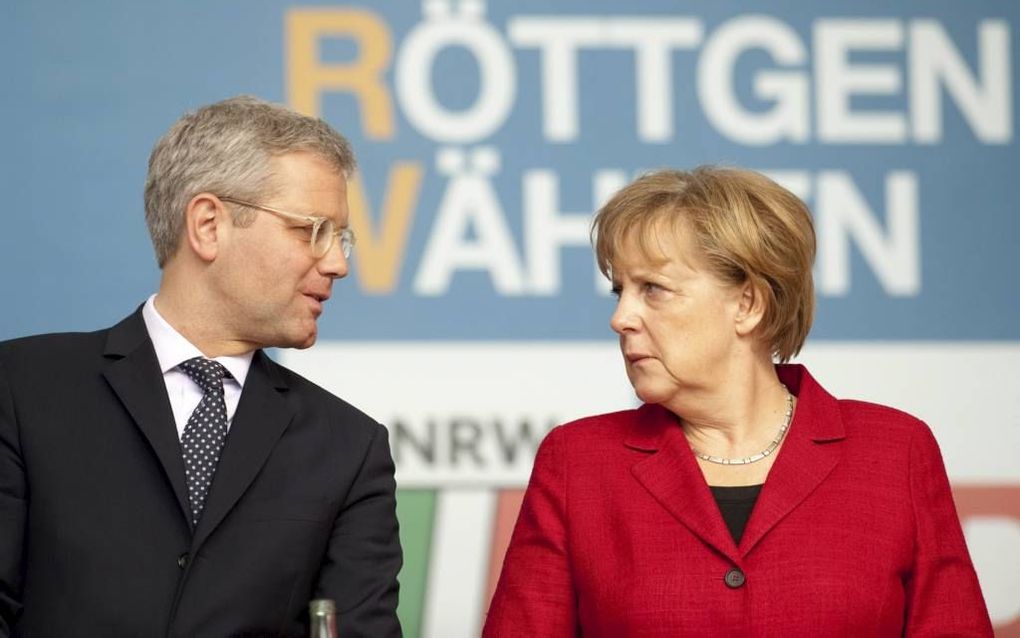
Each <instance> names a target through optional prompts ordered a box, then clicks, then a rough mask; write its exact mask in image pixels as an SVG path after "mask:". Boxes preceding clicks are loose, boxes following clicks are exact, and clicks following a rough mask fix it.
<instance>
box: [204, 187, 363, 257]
mask: <svg viewBox="0 0 1020 638" xmlns="http://www.w3.org/2000/svg"><path fill="white" fill-rule="evenodd" d="M217 197H219V198H220V199H221V200H223V201H225V202H230V203H231V204H238V205H240V206H245V207H247V208H254V209H255V210H261V211H265V212H267V213H272V214H274V215H279V216H280V217H283V218H284V219H292V220H294V221H299V222H304V223H306V224H307V225H309V226H311V227H312V237H311V239H310V240H309V244H308V245H309V248H311V250H312V257H315V258H316V259H321V258H322V257H324V256H325V255H326V253H328V252H329V249H330V248H332V247H333V242H334V241H335V240H337V239H339V240H340V252H342V253H343V255H344V258H345V259H347V258H349V257H350V256H351V250H352V249H353V248H354V244H355V243H356V238H355V236H354V231H353V230H351V229H350V228H336V222H334V221H333V220H332V219H330V218H329V217H317V216H315V215H298V214H297V213H288V212H287V211H285V210H280V209H278V208H272V207H270V206H263V205H262V204H255V203H253V202H248V201H245V200H243V199H237V198H236V197H228V196H224V195H217ZM323 226H325V227H326V228H325V232H326V233H328V234H329V243H327V244H326V247H325V248H323V249H321V250H316V248H315V243H316V240H317V239H318V238H319V231H321V230H323Z"/></svg>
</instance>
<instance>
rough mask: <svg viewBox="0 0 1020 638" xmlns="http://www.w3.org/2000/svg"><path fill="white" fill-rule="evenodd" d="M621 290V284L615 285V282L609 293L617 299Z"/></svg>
mask: <svg viewBox="0 0 1020 638" xmlns="http://www.w3.org/2000/svg"><path fill="white" fill-rule="evenodd" d="M621 291H623V286H619V285H617V284H613V287H612V289H611V290H610V291H609V294H611V295H613V296H614V297H616V298H617V299H619V298H620V292H621Z"/></svg>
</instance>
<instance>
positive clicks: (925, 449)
mask: <svg viewBox="0 0 1020 638" xmlns="http://www.w3.org/2000/svg"><path fill="white" fill-rule="evenodd" d="M910 499H911V505H912V507H913V516H914V521H915V525H916V528H917V532H916V545H915V557H914V558H915V559H914V570H913V573H912V574H910V576H909V579H908V581H907V589H906V595H907V601H906V602H907V609H906V614H907V625H906V631H905V632H904V634H905V635H906V636H910V637H911V638H913V637H915V636H992V635H993V634H992V626H991V623H990V621H989V618H988V612H987V611H986V608H985V601H984V598H983V597H982V596H981V589H980V587H979V585H978V580H977V574H976V573H975V572H974V568H973V566H972V564H971V561H970V556H969V554H968V553H967V545H966V543H965V542H964V537H963V530H962V529H961V527H960V521H959V518H957V514H956V507H955V506H954V505H953V496H952V493H951V492H950V489H949V479H948V478H947V476H946V469H945V466H944V465H943V463H942V455H941V454H940V453H939V448H938V444H937V443H936V442H935V438H934V437H933V436H932V434H931V431H930V430H929V429H928V428H927V427H922V428H917V432H916V434H915V435H914V436H913V439H912V441H911V446H910Z"/></svg>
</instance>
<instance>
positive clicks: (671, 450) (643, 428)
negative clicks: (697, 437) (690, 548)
mask: <svg viewBox="0 0 1020 638" xmlns="http://www.w3.org/2000/svg"><path fill="white" fill-rule="evenodd" d="M637 414H638V420H639V423H638V425H637V427H636V428H635V433H634V434H633V435H631V436H630V437H628V439H627V441H626V442H625V445H627V446H628V447H631V448H634V449H638V450H644V451H647V452H653V454H652V455H651V456H649V457H648V458H646V459H643V460H641V461H639V462H637V463H636V464H635V465H634V466H632V467H631V473H632V474H633V475H634V477H635V478H636V479H637V480H638V482H640V483H641V485H642V486H644V488H645V489H646V490H648V492H649V493H651V495H652V496H653V497H654V498H655V500H657V501H658V502H659V504H660V505H662V506H663V507H664V508H665V509H666V511H668V512H669V513H670V514H672V515H673V517H674V518H676V519H677V520H678V521H680V522H681V523H682V524H683V525H685V526H686V527H687V528H688V529H689V530H690V531H691V532H692V533H693V534H694V535H695V536H697V537H698V538H700V539H701V540H702V541H704V542H705V543H707V544H708V545H710V546H711V547H713V548H715V549H716V551H718V552H719V553H721V554H723V555H724V556H726V557H727V558H729V559H730V560H731V561H733V562H734V563H739V557H740V555H739V554H738V553H737V547H736V545H735V544H734V543H733V537H732V536H731V535H730V532H729V530H728V529H727V528H726V524H725V522H724V521H723V519H722V515H721V514H720V513H719V507H718V505H716V503H715V499H714V498H713V497H712V492H711V491H710V490H709V489H708V485H707V484H706V483H705V478H704V476H703V475H702V474H701V469H700V468H699V467H698V464H697V461H696V460H695V459H694V454H693V453H692V452H691V450H690V446H689V445H688V444H687V439H686V438H684V435H683V431H682V430H681V428H680V425H679V423H678V422H677V420H676V417H675V416H674V415H673V414H672V413H670V412H669V411H668V410H666V409H665V408H662V407H660V406H656V405H644V406H642V407H641V408H640V409H639V410H638V413H637Z"/></svg>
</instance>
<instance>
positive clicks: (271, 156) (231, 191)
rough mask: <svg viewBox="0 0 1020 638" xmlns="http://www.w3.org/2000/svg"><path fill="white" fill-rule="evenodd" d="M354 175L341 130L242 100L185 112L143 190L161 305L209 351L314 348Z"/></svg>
mask: <svg viewBox="0 0 1020 638" xmlns="http://www.w3.org/2000/svg"><path fill="white" fill-rule="evenodd" d="M353 170H354V156H353V153H352V152H351V149H350V146H349V144H348V143H347V141H346V140H345V139H344V138H343V137H342V136H341V135H340V134H339V133H337V132H336V131H334V130H333V129H332V128H331V127H330V126H329V125H328V124H326V123H325V122H323V121H322V120H318V119H315V118H310V117H306V116H304V115H300V114H298V113H295V112H293V111H290V110H288V109H286V108H284V107H281V106H277V105H273V104H269V103H267V102H263V101H262V100H258V99H256V98H252V97H237V98H232V99H229V100H224V101H223V102H218V103H216V104H212V105H209V106H205V107H202V108H200V109H199V110H197V111H195V112H193V113H189V114H187V115H185V116H184V117H183V118H181V119H180V120H179V121H178V122H177V123H176V124H174V125H173V127H171V128H170V130H169V131H168V132H167V133H166V134H165V135H164V136H163V137H162V138H161V139H160V140H159V141H158V142H157V143H156V146H155V148H154V149H153V151H152V156H151V157H150V160H149V175H148V180H147V182H146V188H145V212H146V220H147V222H148V225H149V231H150V233H151V235H152V241H153V245H154V246H155V249H156V257H157V260H158V262H159V265H160V267H161V268H162V269H163V283H162V285H161V287H160V292H159V296H158V298H157V305H158V307H159V308H160V311H161V312H163V313H164V316H167V315H168V314H169V315H170V316H168V317H167V318H168V319H171V324H172V325H174V326H175V327H176V328H178V330H179V331H181V332H182V334H184V335H185V336H186V337H188V338H189V339H190V340H192V342H193V343H195V344H196V345H198V346H199V348H200V349H202V350H203V352H205V353H206V354H207V355H209V356H215V354H224V353H230V352H244V351H247V350H251V349H254V348H260V347H270V346H279V347H298V348H303V347H308V346H310V345H312V344H313V343H314V342H315V339H316V336H317V326H316V320H317V319H318V316H319V314H321V312H322V303H323V302H324V301H325V300H326V299H327V298H328V297H329V295H330V292H331V287H332V283H333V280H334V279H338V278H340V277H343V276H345V275H346V274H347V271H348V264H347V258H346V257H347V255H345V253H344V251H345V249H349V248H350V245H351V243H353V236H352V235H351V234H350V231H349V230H348V228H347V226H348V209H347V177H348V175H349V174H350V173H351V172H352V171H353ZM330 231H333V232H332V233H330ZM213 353H215V354H213Z"/></svg>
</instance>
